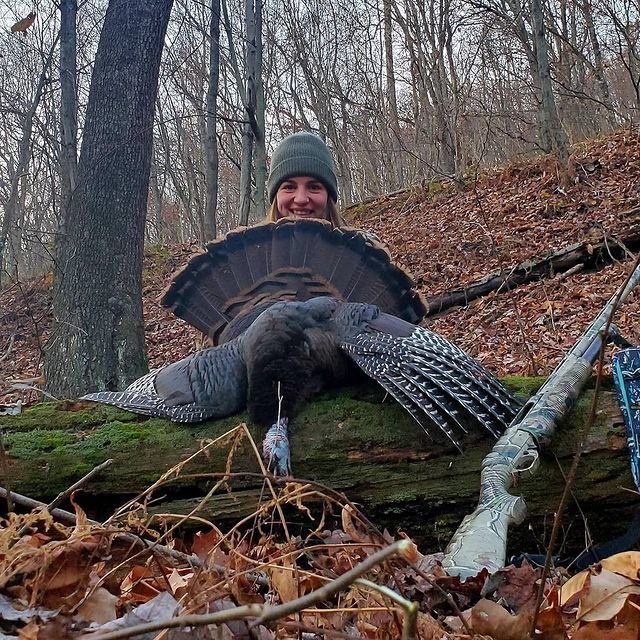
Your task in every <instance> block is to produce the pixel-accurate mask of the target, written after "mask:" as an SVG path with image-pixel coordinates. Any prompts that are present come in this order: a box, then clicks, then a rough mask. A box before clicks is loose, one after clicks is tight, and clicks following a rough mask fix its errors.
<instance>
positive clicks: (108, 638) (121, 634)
mask: <svg viewBox="0 0 640 640" xmlns="http://www.w3.org/2000/svg"><path fill="white" fill-rule="evenodd" d="M412 545H413V543H412V542H410V541H409V540H399V541H398V542H394V543H393V544H391V545H389V546H388V547H385V548H384V549H380V551H377V552H376V553H374V554H372V555H370V556H369V557H368V558H366V559H365V560H363V561H362V562H361V563H360V564H358V565H356V566H355V567H354V568H353V569H351V570H350V571H347V572H346V573H343V574H342V575H341V576H340V577H338V578H336V579H335V580H333V581H331V582H329V583H327V584H326V585H324V586H322V587H320V588H319V589H316V590H314V591H312V592H311V593H308V594H307V595H305V596H302V597H301V598H296V599H295V600H291V601H290V602H286V603H284V604H280V605H277V606H275V607H272V606H268V605H257V604H250V605H244V606H241V607H235V608H234V609H226V610H224V611H218V612H216V613H206V614H194V615H186V616H178V617H176V618H171V619H170V620H159V621H157V622H148V623H145V624H140V625H135V626H133V627H129V628H128V629H119V630H118V631H111V632H108V633H104V634H101V633H92V634H87V635H83V636H80V640H121V639H122V638H132V637H133V636H138V635H142V634H145V633H150V632H152V631H162V630H164V629H176V628H179V627H201V626H205V625H210V624H222V623H225V622H231V621H232V620H242V619H245V618H256V620H255V621H254V622H253V623H252V625H251V626H252V627H255V626H258V625H261V624H265V623H267V622H274V621H275V620H278V619H280V618H284V617H286V616H289V615H291V614H294V613H298V612H300V611H302V610H303V609H306V608H308V607H311V606H313V605H315V604H318V603H320V602H323V601H324V600H327V599H328V598H330V597H331V596H332V595H333V594H335V593H338V592H339V591H342V590H343V589H346V588H347V587H349V586H351V585H352V584H353V583H354V582H355V581H356V580H357V579H358V578H359V577H360V576H362V575H363V574H365V573H366V572H367V571H369V570H371V569H373V568H374V567H375V566H377V565H379V564H382V563H383V562H384V561H385V560H387V559H388V558H391V557H392V556H394V555H397V554H401V555H402V554H405V553H407V552H408V551H409V549H410V548H411V547H412ZM407 622H408V623H409V624H411V621H410V620H409V621H407V620H405V625H406V624H407ZM404 637H406V638H407V640H409V638H410V637H411V636H410V635H407V636H404Z"/></svg>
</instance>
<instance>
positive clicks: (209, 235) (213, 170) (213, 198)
mask: <svg viewBox="0 0 640 640" xmlns="http://www.w3.org/2000/svg"><path fill="white" fill-rule="evenodd" d="M219 80H220V0H211V22H210V23H209V84H208V87H207V115H206V137H205V151H206V163H205V175H206V181H207V191H206V198H205V214H204V216H205V229H206V239H207V240H213V239H214V238H215V237H216V236H217V235H218V223H217V217H216V216H217V210H218V164H219V158H218V138H217V136H216V124H217V119H218V85H219Z"/></svg>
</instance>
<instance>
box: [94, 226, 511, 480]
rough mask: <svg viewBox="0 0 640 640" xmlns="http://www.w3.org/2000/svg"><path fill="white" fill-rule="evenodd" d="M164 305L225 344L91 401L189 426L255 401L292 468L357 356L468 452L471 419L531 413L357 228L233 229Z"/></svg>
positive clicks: (183, 276) (416, 414)
mask: <svg viewBox="0 0 640 640" xmlns="http://www.w3.org/2000/svg"><path fill="white" fill-rule="evenodd" d="M161 302H162V304H163V305H164V306H166V307H170V308H171V309H172V310H173V312H174V313H175V314H176V315H177V316H179V317H181V318H183V319H184V320H186V321H187V322H188V323H190V324H192V325H193V326H194V327H196V328H198V329H199V330H200V331H202V332H203V333H204V334H206V335H207V336H208V337H209V339H210V341H211V343H212V344H213V345H217V346H213V347H210V348H208V349H204V350H202V351H199V352H197V353H194V354H192V355H190V356H188V357H186V358H184V359H182V360H180V361H178V362H175V363H173V364H170V365H168V366H165V367H162V368H161V369H158V370H156V371H153V372H151V373H149V374H147V375H146V376H144V377H142V378H140V379H139V380H137V381H135V382H134V383H132V384H131V385H130V386H129V387H127V389H125V390H124V391H121V392H98V393H90V394H88V395H86V396H84V399H86V400H94V401H99V402H106V403H109V404H113V405H116V406H118V407H122V408H125V409H129V410H131V411H134V412H137V413H141V414H146V415H152V416H161V417H167V418H169V419H171V420H173V421H176V422H197V421H200V420H205V419H207V418H212V417H222V416H226V415H230V414H233V413H236V412H238V411H240V410H242V409H243V408H245V406H246V407H248V409H249V415H250V417H251V419H252V420H253V421H254V422H255V423H257V424H258V425H260V426H263V427H269V426H270V427H271V428H270V429H269V431H268V432H267V435H266V437H265V445H264V454H265V458H266V459H267V461H268V462H269V463H270V465H271V467H272V468H273V469H274V470H275V472H276V473H278V474H280V475H286V474H288V473H289V471H290V467H289V452H288V441H287V427H288V422H289V420H291V419H292V418H294V417H295V416H296V414H297V413H298V411H299V410H300V407H301V406H302V405H303V404H304V402H305V401H306V400H307V399H308V398H309V397H310V396H312V395H313V394H314V393H316V392H317V391H319V390H320V389H322V388H323V387H324V386H325V385H327V384H336V383H340V382H342V381H344V380H345V379H347V378H348V377H349V375H350V373H351V372H352V370H353V364H352V363H355V364H356V365H358V366H359V367H360V368H361V369H362V371H364V372H365V373H366V374H367V375H368V376H370V377H371V378H373V379H374V380H376V381H377V382H378V383H379V384H380V385H381V386H382V387H383V388H384V389H385V390H386V391H387V392H388V393H389V394H390V395H391V396H393V397H394V398H395V399H396V400H397V401H398V402H399V403H400V404H401V405H402V406H403V407H404V408H405V409H406V410H407V411H408V412H409V413H410V414H411V415H412V416H413V418H414V419H415V420H416V421H417V422H418V424H420V425H421V426H422V428H423V429H424V430H425V431H427V427H426V424H428V423H434V424H436V425H437V426H438V427H439V428H440V429H442V431H443V432H444V433H445V434H446V435H447V437H448V438H449V439H450V440H451V442H453V443H454V444H455V445H456V447H458V448H460V445H459V442H458V438H457V436H456V430H464V427H463V423H464V421H463V419H462V418H463V415H465V414H466V417H468V416H469V415H470V416H471V417H472V418H474V419H475V420H476V421H477V422H478V423H479V424H480V425H482V426H483V427H484V428H486V429H487V430H488V431H490V432H491V433H492V434H493V435H497V434H498V432H499V431H500V430H501V429H502V428H503V427H504V426H506V425H507V424H508V423H509V422H510V420H511V419H512V417H513V416H514V414H515V412H516V410H517V409H518V402H517V401H516V400H515V399H514V398H513V396H512V395H511V394H510V393H509V391H508V390H507V389H506V388H505V387H504V386H503V385H502V384H501V383H500V382H499V381H498V380H497V379H496V378H495V377H494V376H493V375H492V374H491V373H490V372H489V371H487V370H486V369H485V368H484V367H482V365H480V364H479V363H477V362H476V361H474V360H473V359H472V358H471V357H470V356H468V355H467V354H466V353H464V352H463V351H462V350H461V349H459V348H458V347H456V346H454V345H453V344H451V343H450V342H448V341H447V340H446V339H444V338H443V337H441V336H439V335H438V334H436V333H434V332H432V331H429V330H428V329H424V328H421V327H418V326H416V325H415V324H414V323H417V322H419V321H420V320H421V319H422V318H423V317H424V314H425V306H424V303H423V301H422V299H421V297H420V295H419V294H418V293H416V291H415V290H414V289H413V288H412V282H411V280H410V278H409V276H408V275H407V274H406V273H405V272H404V271H402V270H401V269H400V268H398V267H396V266H394V265H393V264H392V263H391V260H390V257H389V254H388V252H387V251H386V250H385V249H384V248H383V247H382V246H381V245H379V244H378V243H377V242H375V241H373V240H371V239H370V238H368V237H366V236H364V235H363V234H362V233H360V232H358V231H357V230H353V229H334V228H332V227H331V226H330V225H328V224H327V223H325V222H321V221H318V220H304V221H294V220H288V219H284V220H281V221H279V222H277V223H269V224H265V225H259V226H257V227H252V228H248V229H243V230H240V231H235V232H231V233H229V234H228V235H227V236H226V237H225V238H224V239H223V240H219V241H216V242H212V243H211V244H209V245H208V246H207V250H206V252H205V253H202V254H200V255H198V256H196V257H194V258H193V259H192V260H191V261H190V262H189V263H188V264H187V266H186V267H185V268H184V269H183V270H182V271H181V272H180V273H178V274H177V276H175V278H174V279H173V281H172V283H171V285H170V286H169V288H168V290H167V291H166V292H165V294H164V295H163V297H162V300H161Z"/></svg>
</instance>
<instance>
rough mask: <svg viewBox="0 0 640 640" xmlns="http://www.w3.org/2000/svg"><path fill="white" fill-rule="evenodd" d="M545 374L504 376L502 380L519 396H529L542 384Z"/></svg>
mask: <svg viewBox="0 0 640 640" xmlns="http://www.w3.org/2000/svg"><path fill="white" fill-rule="evenodd" d="M546 379H547V378H546V376H505V377H504V378H502V382H504V383H505V385H506V386H507V387H508V388H509V389H511V391H513V393H515V394H516V395H517V396H518V397H520V398H525V399H526V398H530V397H531V396H532V395H533V394H534V393H536V392H537V391H538V390H539V389H540V387H541V386H542V385H543V384H544V382H545V380H546Z"/></svg>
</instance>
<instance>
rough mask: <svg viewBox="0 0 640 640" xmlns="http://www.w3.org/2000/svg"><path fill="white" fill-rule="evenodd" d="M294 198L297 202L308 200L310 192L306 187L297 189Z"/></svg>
mask: <svg viewBox="0 0 640 640" xmlns="http://www.w3.org/2000/svg"><path fill="white" fill-rule="evenodd" d="M293 199H294V200H295V202H307V201H308V200H309V193H308V192H307V190H306V189H304V188H300V189H296V192H295V194H294V197H293Z"/></svg>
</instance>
